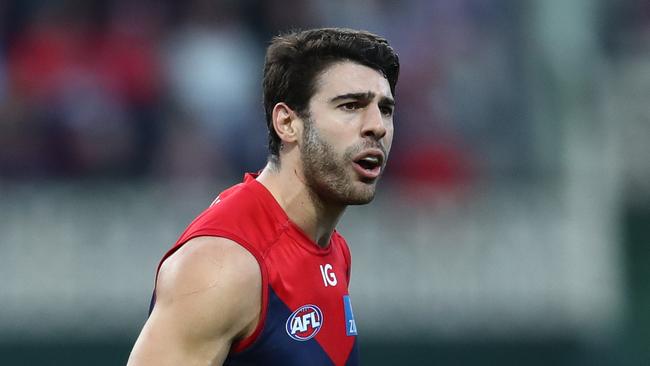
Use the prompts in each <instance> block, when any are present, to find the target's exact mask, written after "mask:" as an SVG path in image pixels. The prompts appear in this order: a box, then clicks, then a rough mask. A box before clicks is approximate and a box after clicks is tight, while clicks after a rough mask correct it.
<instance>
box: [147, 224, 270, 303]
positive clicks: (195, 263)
mask: <svg viewBox="0 0 650 366" xmlns="http://www.w3.org/2000/svg"><path fill="white" fill-rule="evenodd" d="M256 284H259V285H261V274H260V268H259V265H258V263H257V260H256V259H255V257H254V256H253V255H252V254H251V253H250V252H249V251H248V250H246V249H245V248H243V247H242V246H241V245H239V244H237V243H235V242H233V241H232V240H229V239H226V238H221V237H210V236H202V237H198V238H194V239H192V240H190V241H189V242H187V243H186V244H185V245H183V246H182V247H181V248H180V249H178V250H177V251H176V252H175V253H174V254H173V255H171V256H170V257H169V258H167V259H166V260H165V261H164V262H163V264H162V266H161V267H160V271H159V273H158V279H157V283H156V288H157V290H156V291H157V292H158V293H160V294H161V295H163V298H164V295H165V294H166V293H167V292H171V294H173V295H180V294H182V293H193V292H196V291H199V292H201V291H206V290H209V289H211V288H214V287H215V286H216V287H219V288H221V289H224V290H227V289H228V288H231V287H236V288H237V289H238V290H240V291H241V290H242V286H243V287H244V288H246V287H248V286H247V285H250V286H251V287H255V285H256ZM252 290H254V288H253V289H252ZM161 300H163V299H161Z"/></svg>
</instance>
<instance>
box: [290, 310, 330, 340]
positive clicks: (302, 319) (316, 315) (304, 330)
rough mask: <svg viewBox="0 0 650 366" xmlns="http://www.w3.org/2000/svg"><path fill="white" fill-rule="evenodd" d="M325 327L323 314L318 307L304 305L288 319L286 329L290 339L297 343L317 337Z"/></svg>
mask: <svg viewBox="0 0 650 366" xmlns="http://www.w3.org/2000/svg"><path fill="white" fill-rule="evenodd" d="M322 326H323V312H321V311H320V309H319V308H318V306H316V305H303V306H301V307H300V308H299V309H298V310H296V311H294V312H293V313H292V314H291V316H289V319H287V324H286V329H287V334H288V335H289V337H291V338H293V339H295V340H296V341H306V340H309V339H312V338H314V337H315V336H316V334H317V333H318V331H319V330H320V328H321V327H322Z"/></svg>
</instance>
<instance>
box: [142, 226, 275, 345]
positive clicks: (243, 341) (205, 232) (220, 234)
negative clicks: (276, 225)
mask: <svg viewBox="0 0 650 366" xmlns="http://www.w3.org/2000/svg"><path fill="white" fill-rule="evenodd" d="M200 236H215V237H220V238H225V239H229V240H232V241H234V242H235V243H237V244H239V245H240V246H242V247H243V248H244V249H246V250H247V251H248V252H249V253H251V254H252V255H253V257H254V258H255V260H256V261H257V265H258V266H259V268H260V274H261V275H262V293H261V296H262V303H261V306H260V319H259V321H258V322H257V326H256V327H255V330H254V331H253V333H251V335H249V336H248V337H246V338H244V339H241V340H239V341H236V342H233V344H232V345H231V347H230V353H239V352H242V351H244V350H245V349H247V348H248V347H249V346H250V345H251V344H253V342H255V341H256V340H257V338H258V337H259V335H260V333H261V332H262V329H263V328H264V324H265V322H266V312H267V307H268V303H269V291H268V272H267V270H266V265H265V264H264V258H263V257H262V255H261V254H260V253H259V251H258V250H256V249H255V248H254V247H253V246H251V245H250V244H248V242H246V241H245V240H243V239H241V238H240V237H239V236H237V235H235V234H232V233H230V232H228V231H223V230H197V231H195V232H193V233H191V234H189V235H184V237H183V242H182V243H180V244H179V245H175V246H174V247H173V248H172V249H170V250H169V251H168V252H167V253H166V254H165V255H164V256H163V259H162V260H161V261H160V264H159V265H158V271H159V270H160V267H161V266H162V263H163V262H164V261H165V260H166V259H167V258H169V257H170V256H171V255H172V254H173V253H174V252H175V251H176V250H178V249H179V248H180V247H182V246H183V245H185V244H186V243H187V242H188V241H190V240H192V239H194V238H197V237H200ZM158 271H157V272H156V282H157V281H158ZM155 294H156V289H155V287H154V295H153V296H152V303H151V306H150V312H151V310H153V306H154V302H155V300H154V299H155Z"/></svg>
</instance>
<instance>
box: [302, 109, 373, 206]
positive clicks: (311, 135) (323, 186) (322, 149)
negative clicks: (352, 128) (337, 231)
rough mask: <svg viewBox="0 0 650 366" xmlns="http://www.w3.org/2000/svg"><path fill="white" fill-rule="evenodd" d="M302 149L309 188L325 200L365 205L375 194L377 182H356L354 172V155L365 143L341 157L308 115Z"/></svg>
mask: <svg viewBox="0 0 650 366" xmlns="http://www.w3.org/2000/svg"><path fill="white" fill-rule="evenodd" d="M304 120H305V125H304V126H305V129H304V131H303V136H302V137H303V141H304V143H303V146H302V147H301V148H300V153H301V156H302V165H303V172H304V176H305V181H306V184H307V186H308V188H309V189H310V190H311V191H312V192H313V194H314V195H316V196H317V198H318V199H320V200H321V201H323V203H334V204H340V205H344V206H347V205H364V204H367V203H369V202H370V201H372V200H373V198H374V197H375V183H362V182H359V183H357V184H356V186H355V183H356V182H353V179H354V178H353V177H352V176H351V174H350V169H349V168H350V167H351V164H352V163H353V162H352V157H353V156H355V154H357V153H359V151H361V149H362V148H363V147H362V146H357V145H355V146H352V147H350V148H348V149H346V151H345V152H344V153H343V155H342V156H339V155H338V154H337V153H336V152H335V151H334V148H333V147H332V145H330V144H329V143H327V141H325V140H324V139H322V138H321V136H320V135H319V133H318V131H317V130H316V128H314V126H313V125H314V124H313V121H312V120H311V118H309V117H307V118H305V119H304Z"/></svg>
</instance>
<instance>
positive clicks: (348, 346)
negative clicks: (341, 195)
mask: <svg viewBox="0 0 650 366" xmlns="http://www.w3.org/2000/svg"><path fill="white" fill-rule="evenodd" d="M255 178H256V175H253V174H246V175H245V177H244V182H243V183H240V184H237V185H235V186H233V187H231V188H229V189H227V190H225V191H224V192H222V193H221V194H220V195H219V196H218V197H217V199H215V201H214V202H213V203H212V205H211V206H210V207H209V208H208V209H207V210H205V211H204V212H203V213H202V214H201V215H199V216H198V217H197V218H196V219H195V220H194V221H193V222H192V223H191V224H190V225H189V227H188V228H187V229H186V230H185V232H184V233H183V234H182V235H181V237H180V239H179V240H178V241H177V242H176V244H175V245H174V247H173V248H172V249H171V250H170V251H169V252H167V254H165V256H164V257H163V259H162V261H164V260H165V259H166V258H168V257H169V256H170V255H171V254H172V253H174V251H176V250H177V249H178V248H179V247H181V246H182V245H184V244H185V243H186V242H187V241H189V240H190V239H192V238H195V237H198V236H218V237H224V238H227V239H230V240H232V241H234V242H236V243H238V244H239V245H241V246H242V247H244V248H245V249H246V250H248V251H249V252H250V253H251V254H252V255H253V256H254V257H255V259H256V260H257V262H258V264H259V266H260V270H261V274H262V294H261V295H262V309H261V317H260V321H259V324H258V325H257V328H256V329H255V332H254V333H253V334H252V335H251V336H250V337H248V338H246V339H243V340H242V341H240V342H238V343H236V344H233V346H232V347H231V351H230V353H229V355H228V357H227V359H226V361H225V363H224V365H283V366H292V365H357V364H358V362H359V361H358V359H359V356H358V348H357V341H356V338H357V337H356V335H357V330H356V324H355V321H354V315H353V312H352V305H351V302H350V297H349V295H348V284H349V281H350V251H349V249H348V246H347V244H346V242H345V239H344V238H343V237H342V236H341V235H339V234H338V233H337V232H336V231H335V232H334V233H333V234H332V237H331V239H330V243H329V245H328V246H327V247H326V248H321V247H319V246H318V245H317V244H316V243H314V242H313V241H312V240H311V239H310V238H308V237H307V235H306V234H305V233H304V232H303V231H302V230H301V229H300V228H299V227H298V226H297V225H296V224H294V223H293V222H292V221H291V220H289V217H288V216H287V215H286V213H285V212H284V210H283V209H282V208H281V207H280V205H279V204H278V203H277V201H276V200H275V199H274V197H273V196H272V195H271V193H270V192H269V191H268V190H267V189H266V188H265V187H264V186H263V185H262V184H261V183H259V182H258V181H257V180H255ZM162 261H161V264H162ZM158 268H160V266H159V267H158ZM154 295H155V294H154ZM154 303H155V296H154V301H152V309H153V306H155V305H154Z"/></svg>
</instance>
